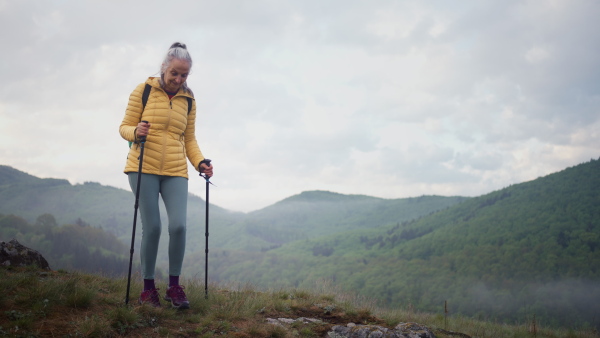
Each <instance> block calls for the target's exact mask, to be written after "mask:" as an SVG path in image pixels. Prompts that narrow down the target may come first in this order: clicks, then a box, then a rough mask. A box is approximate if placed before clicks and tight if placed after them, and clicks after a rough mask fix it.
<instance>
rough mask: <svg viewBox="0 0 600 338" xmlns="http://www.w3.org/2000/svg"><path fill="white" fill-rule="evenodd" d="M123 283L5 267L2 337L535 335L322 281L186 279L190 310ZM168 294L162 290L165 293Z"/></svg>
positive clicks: (576, 333) (0, 271)
mask: <svg viewBox="0 0 600 338" xmlns="http://www.w3.org/2000/svg"><path fill="white" fill-rule="evenodd" d="M126 284H127V283H126V279H111V278H105V277H101V276H94V275H87V274H81V273H76V272H73V273H71V272H64V271H63V272H42V271H40V270H37V269H35V268H0V288H1V290H3V291H4V292H2V293H1V294H0V336H21V337H28V336H33V337H35V336H39V337H65V336H66V337H73V336H84V337H120V336H128V337H148V336H151V337H171V336H176V337H248V338H250V337H282V338H286V337H326V336H327V332H328V331H329V330H330V329H331V328H332V327H333V326H334V325H339V324H342V325H345V324H347V323H350V322H353V323H356V324H376V325H381V326H386V327H390V328H391V327H394V326H395V325H396V324H398V323H399V322H409V321H413V322H418V323H421V324H424V325H427V326H429V327H430V328H432V329H433V330H434V331H435V330H437V331H435V332H436V335H437V336H438V337H456V336H457V335H455V334H452V332H455V333H456V332H459V333H462V334H465V335H468V336H472V337H533V336H534V334H533V333H532V332H530V326H528V325H525V324H522V325H503V324H496V323H490V322H483V321H476V320H473V319H469V318H463V317H450V318H448V320H447V326H448V327H447V328H446V329H447V331H442V330H441V328H444V326H445V321H444V316H443V314H427V313H418V312H415V311H412V310H410V308H409V309H394V310H385V309H381V308H378V307H377V306H376V305H375V303H374V302H372V301H370V300H369V299H365V298H362V297H357V296H353V295H350V294H347V293H343V292H341V291H340V290H337V289H336V288H335V287H334V286H333V285H331V284H329V283H326V282H322V283H319V284H318V285H316V286H315V289H314V290H311V291H307V290H269V291H257V290H256V289H255V288H253V287H252V286H250V285H233V284H228V285H210V286H209V297H208V299H205V297H204V285H203V282H202V281H199V280H189V281H184V284H185V285H186V293H187V295H188V299H189V301H190V303H191V309H189V310H184V311H177V310H174V309H170V308H168V307H167V306H166V302H163V305H164V306H163V308H159V309H156V308H152V307H150V306H146V305H144V306H140V305H137V296H138V295H139V293H140V292H141V289H140V286H141V282H140V281H139V280H134V281H133V283H132V289H131V293H130V294H131V300H130V304H129V306H125V304H124V298H125V288H126ZM161 291H163V292H164V290H161ZM299 317H307V318H318V319H320V320H321V321H322V322H319V323H300V322H295V323H292V324H289V325H286V326H285V327H283V326H277V325H273V324H270V323H268V322H267V318H291V319H296V318H299ZM535 336H536V337H557V338H558V337H598V334H597V332H594V331H585V330H571V331H569V330H550V329H545V328H543V327H539V326H537V327H536V332H535Z"/></svg>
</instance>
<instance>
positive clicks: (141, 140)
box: [140, 121, 148, 143]
mask: <svg viewBox="0 0 600 338" xmlns="http://www.w3.org/2000/svg"><path fill="white" fill-rule="evenodd" d="M142 122H144V123H145V124H148V121H142ZM145 142H146V136H140V143H145Z"/></svg>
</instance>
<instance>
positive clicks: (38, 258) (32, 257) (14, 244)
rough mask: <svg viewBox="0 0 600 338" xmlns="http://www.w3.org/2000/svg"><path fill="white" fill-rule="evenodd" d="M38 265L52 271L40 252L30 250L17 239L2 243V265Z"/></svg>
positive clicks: (0, 247) (0, 258)
mask: <svg viewBox="0 0 600 338" xmlns="http://www.w3.org/2000/svg"><path fill="white" fill-rule="evenodd" d="M33 264H36V265H37V266H39V267H40V268H42V269H44V270H50V265H49V264H48V261H47V260H46V259H45V258H44V256H42V254H40V253H39V252H37V251H35V250H33V249H30V248H28V247H26V246H24V245H22V244H21V243H19V242H18V241H17V240H16V239H13V240H11V241H10V242H8V243H6V242H0V265H4V266H27V265H33Z"/></svg>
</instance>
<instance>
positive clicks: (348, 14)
mask: <svg viewBox="0 0 600 338" xmlns="http://www.w3.org/2000/svg"><path fill="white" fill-rule="evenodd" d="M599 17H600V1H597V0H530V1H513V0H496V1H491V0H489V1H485V0H477V1H475V0H473V1H466V0H465V1H453V2H450V1H445V0H439V1H419V0H412V1H399V0H398V1H392V0H388V1H349V0H331V1H328V0H315V1H312V0H295V1H284V0H282V1H277V0H270V1H266V0H265V1H262V0H255V1H241V0H240V1H214V0H211V1H176V2H166V1H160V2H154V1H147V0H145V1H138V0H135V1H134V0H123V1H110V0H102V1H80V0H62V1H47V0H43V1H42V0H40V1H30V0H22V1H17V0H14V1H6V0H0V45H1V46H2V53H1V55H2V56H1V60H2V62H0V76H1V78H2V81H0V164H3V165H9V166H12V167H14V168H16V169H19V170H22V171H25V172H27V173H30V174H32V175H36V176H39V177H55V178H65V179H68V180H69V181H70V182H71V183H73V184H76V183H83V182H86V181H93V182H99V183H101V184H103V185H110V186H115V187H119V188H123V189H127V190H129V186H128V183H127V179H126V175H125V174H123V169H124V166H125V158H126V154H127V151H128V147H127V142H126V141H124V140H123V139H122V138H121V137H120V135H119V132H118V128H119V125H120V123H121V120H122V118H123V115H124V111H125V107H126V105H127V99H128V97H129V94H130V93H131V91H132V90H133V89H134V88H135V87H136V85H138V84H139V83H141V82H143V81H145V79H146V78H147V77H148V76H155V75H156V74H157V72H158V69H159V66H160V63H161V60H162V58H163V56H164V54H165V53H166V51H167V49H168V47H169V46H170V45H171V43H173V42H175V41H181V42H183V43H185V44H187V46H188V49H189V51H190V53H191V55H192V58H193V59H194V65H193V69H192V74H191V75H190V77H189V80H188V84H189V86H190V87H191V88H192V90H193V91H194V93H195V95H196V100H197V106H198V120H197V137H198V139H199V143H200V147H201V149H202V151H203V153H204V154H205V156H206V157H208V158H210V159H212V160H213V164H214V167H215V176H214V178H213V179H212V181H213V182H214V183H215V184H216V185H217V187H212V188H211V191H210V193H211V196H210V197H211V202H213V203H214V204H216V205H219V206H221V207H224V208H227V209H230V210H234V211H244V212H247V211H252V210H257V209H260V208H263V207H265V206H268V205H270V204H272V203H275V202H277V201H279V200H281V199H283V198H286V197H289V196H291V195H295V194H298V193H300V192H302V191H306V190H329V191H334V192H338V193H343V194H365V195H371V196H377V197H384V198H402V197H413V196H421V195H445V196H450V195H461V196H478V195H481V194H485V193H488V192H491V191H494V190H498V189H501V188H504V187H506V186H509V185H511V184H515V183H522V182H525V181H529V180H532V179H535V178H537V177H540V176H545V175H547V174H550V173H553V172H557V171H560V170H562V169H565V168H567V167H570V166H574V165H577V164H579V163H582V162H586V161H589V160H590V159H591V158H598V157H599V156H600V24H599V22H600V21H599V20H598V18H599ZM190 170H193V169H191V167H190ZM204 188H205V185H204V180H202V179H201V178H199V177H198V176H197V174H196V172H195V171H194V172H191V181H190V191H191V192H192V193H194V194H196V195H199V196H201V197H204ZM190 207H193V206H190Z"/></svg>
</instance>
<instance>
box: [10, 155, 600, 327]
mask: <svg viewBox="0 0 600 338" xmlns="http://www.w3.org/2000/svg"><path fill="white" fill-rule="evenodd" d="M13 170H14V169H13ZM5 172H7V170H6V168H4V169H3V170H2V171H0V174H2V175H5V178H2V177H0V182H3V185H0V213H6V214H8V213H14V214H17V215H21V214H19V213H18V212H12V211H10V210H17V211H19V212H27V213H29V215H30V216H23V217H35V216H37V215H40V214H41V213H55V212H56V213H59V214H60V215H62V216H60V217H62V218H67V219H79V218H81V219H84V220H85V222H89V223H90V224H91V225H93V226H97V225H98V224H108V223H106V222H105V221H104V222H105V223H101V222H99V223H95V221H92V220H93V219H98V220H100V221H101V220H103V219H104V220H106V219H110V217H111V216H114V218H115V219H119V221H117V222H115V223H116V224H117V225H116V226H105V225H102V227H103V228H104V229H107V231H115V232H116V233H120V234H121V235H119V238H121V240H127V239H130V238H129V236H128V231H130V230H128V229H130V227H131V217H132V211H131V209H133V208H132V207H133V197H132V194H131V192H128V191H124V190H120V189H116V188H111V187H104V186H101V185H100V184H97V183H86V184H83V185H75V186H72V185H70V184H68V182H66V181H61V180H51V179H38V178H34V177H31V176H28V175H26V174H24V173H21V174H19V173H14V172H13V173H10V170H8V172H9V173H8V174H4V173H5ZM11 177H16V179H15V180H17V181H18V180H19V179H21V178H22V181H18V182H17V181H15V182H12V183H6V182H7V181H8V182H11V181H10V180H11V179H13V178H11ZM79 190H81V191H80V192H79V193H77V194H76V193H75V192H77V191H79ZM56 196H60V198H56ZM74 197H76V198H77V199H78V200H76V201H74V200H72V199H73V198H74ZM52 198H54V199H60V201H48V199H52ZM119 198H122V200H120V199H119ZM86 199H89V200H87V201H86ZM15 201H20V202H19V203H17V202H15ZM26 201H27V202H29V201H33V202H34V203H31V204H30V205H29V206H27V207H24V206H22V203H24V202H26ZM90 201H91V202H90ZM599 202H600V160H591V161H590V162H587V163H582V164H580V165H577V166H574V167H571V168H567V169H565V170H563V171H560V172H557V173H554V174H551V175H548V176H545V177H540V178H538V179H536V180H533V181H530V182H524V183H521V184H515V185H512V186H509V187H506V188H504V189H501V190H498V191H494V192H491V193H488V194H485V195H483V196H479V197H475V198H463V197H440V196H421V197H415V198H409V199H397V200H388V199H380V198H375V197H369V196H363V195H341V194H336V193H332V192H326V191H310V192H303V193H301V194H299V195H295V196H291V197H289V198H287V199H285V200H282V201H280V202H278V203H276V204H274V205H271V206H269V207H267V208H264V209H262V210H258V211H255V212H251V213H247V214H242V213H232V212H229V211H227V210H224V209H221V208H218V207H215V212H214V213H213V209H211V231H210V236H211V237H210V241H211V242H210V243H211V244H210V245H211V251H210V260H209V270H208V271H209V276H210V279H211V280H214V281H223V282H229V281H231V282H237V283H244V282H247V283H250V284H254V285H257V286H258V287H261V288H274V287H280V286H291V287H296V288H310V287H312V286H314V285H315V282H318V281H323V280H325V281H327V280H329V281H333V282H334V283H335V285H336V286H338V287H340V288H341V289H343V290H345V291H350V292H357V293H359V294H361V295H363V296H366V297H370V298H373V299H376V300H378V301H379V302H380V303H381V304H382V305H383V306H387V307H391V308H397V307H407V306H408V307H410V308H414V309H416V310H424V311H438V310H439V309H440V308H441V307H442V306H444V304H446V303H447V308H448V310H449V312H450V313H451V314H463V315H469V316H475V317H482V318H488V319H492V320H499V321H505V322H510V321H515V320H520V321H523V320H525V318H530V317H531V316H532V315H535V316H536V318H539V319H540V320H542V321H543V323H544V324H547V325H555V324H556V325H564V324H568V325H569V326H571V327H573V326H583V327H585V326H586V325H587V326H596V327H600V323H598V318H600V283H599V282H600V254H599V250H600V203H599ZM11 203H12V204H11ZM57 203H63V205H64V206H67V207H69V206H71V205H76V206H77V207H78V208H77V211H78V212H77V213H74V212H73V211H72V210H69V209H68V210H66V211H61V210H60V209H58V208H57ZM94 203H95V204H96V205H101V204H103V203H106V206H104V207H103V208H102V209H100V208H99V207H98V208H95V207H94ZM190 203H193V204H194V205H199V206H200V207H199V208H197V210H190V215H191V216H190V217H189V218H188V219H189V221H188V227H189V230H188V242H190V243H192V244H191V245H189V247H190V248H189V249H188V252H187V253H186V259H185V262H184V266H185V271H186V273H187V274H192V275H199V274H202V273H203V272H204V258H205V255H204V246H203V244H204V242H203V240H204V236H203V230H204V228H203V222H202V221H203V219H204V218H203V211H204V209H203V203H202V200H201V199H200V198H198V197H195V196H190ZM117 204H119V205H117ZM120 204H123V205H120ZM52 208H55V209H52ZM211 208H212V206H211ZM189 209H190V208H189ZM7 210H9V211H7ZM61 213H62V214H61ZM121 213H122V215H121ZM102 215H104V218H102ZM106 215H108V216H106ZM94 217H95V218H94ZM118 217H121V218H118ZM58 219H59V217H58V216H57V220H58ZM114 229H116V230H114ZM129 235H130V234H129ZM166 237H168V236H163V238H166ZM200 239H202V241H201V240H200ZM195 243H200V244H199V245H194V244H195ZM162 248H164V246H162ZM163 251H166V250H163ZM161 264H164V258H163V260H162V261H161Z"/></svg>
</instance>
